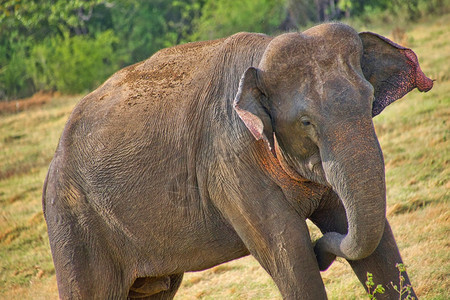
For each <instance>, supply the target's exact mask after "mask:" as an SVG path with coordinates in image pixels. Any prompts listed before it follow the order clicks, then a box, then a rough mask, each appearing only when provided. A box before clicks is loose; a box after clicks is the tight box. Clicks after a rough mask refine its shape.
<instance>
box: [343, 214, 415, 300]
mask: <svg viewBox="0 0 450 300" xmlns="http://www.w3.org/2000/svg"><path fill="white" fill-rule="evenodd" d="M349 263H350V266H351V267H352V269H353V271H354V272H355V274H356V275H357V276H358V279H359V281H361V283H362V284H363V285H364V286H365V282H366V280H367V273H368V272H369V273H371V274H372V275H373V281H374V283H375V286H376V285H377V284H381V285H382V286H383V287H384V288H385V292H384V294H377V296H376V297H377V299H407V297H408V295H409V296H411V297H414V298H415V299H417V296H416V294H415V292H414V289H413V288H412V287H411V282H410V280H409V277H408V274H407V273H406V271H402V272H400V271H401V268H400V270H399V268H397V265H398V264H403V261H402V258H401V256H400V253H399V251H398V247H397V243H396V242H395V239H394V235H393V234H392V230H391V227H390V226H389V223H388V221H387V220H386V225H385V229H384V234H383V237H382V239H381V241H380V244H379V245H378V247H377V249H376V250H375V252H374V253H372V255H370V256H369V257H367V258H364V259H361V260H355V261H349ZM400 275H401V276H402V277H403V280H402V282H400ZM394 285H396V286H397V289H398V290H399V289H400V286H403V287H408V286H409V287H410V289H409V292H406V291H404V293H403V294H402V295H401V297H400V292H399V291H396V290H395V288H394ZM366 289H367V287H366ZM408 299H411V298H408Z"/></svg>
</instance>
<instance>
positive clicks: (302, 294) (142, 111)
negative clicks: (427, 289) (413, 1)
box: [43, 24, 432, 299]
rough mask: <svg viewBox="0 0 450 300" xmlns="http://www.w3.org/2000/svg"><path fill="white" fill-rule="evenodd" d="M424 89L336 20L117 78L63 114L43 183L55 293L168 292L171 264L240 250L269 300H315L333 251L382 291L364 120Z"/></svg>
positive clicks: (379, 42)
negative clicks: (273, 297) (269, 282)
mask: <svg viewBox="0 0 450 300" xmlns="http://www.w3.org/2000/svg"><path fill="white" fill-rule="evenodd" d="M431 86H432V83H431V81H430V80H429V79H428V78H426V77H425V76H424V75H423V73H422V72H421V71H420V68H419V66H418V63H417V58H416V57H415V55H414V53H413V52H412V51H411V50H409V49H406V48H403V47H400V46H398V45H396V44H394V43H392V42H390V41H388V40H386V39H384V38H382V37H380V36H377V35H375V34H371V33H362V34H359V35H358V33H356V32H355V31H354V30H353V29H352V28H350V27H348V26H345V25H342V24H324V25H320V26H317V27H314V28H312V29H310V30H308V31H306V32H303V33H301V34H300V33H288V34H283V35H280V36H278V37H275V38H273V37H268V36H265V35H260V34H252V33H239V34H236V35H233V36H231V37H229V38H225V39H221V40H215V41H208V42H200V43H193V44H187V45H182V46H178V47H174V48H170V49H165V50H162V51H160V52H158V53H157V54H155V55H154V56H152V57H151V58H149V59H148V60H146V61H144V62H141V63H138V64H136V65H133V66H130V67H128V68H125V69H123V70H121V71H119V72H117V73H116V74H115V75H114V76H112V77H111V78H110V79H109V80H108V81H106V82H105V83H104V84H103V85H102V86H101V87H99V88H98V89H97V90H96V91H94V92H92V93H91V94H89V95H87V96H86V97H85V98H84V99H83V100H81V102H80V103H79V104H78V105H77V107H76V108H75V109H74V111H73V113H72V115H71V116H70V119H69V121H68V123H67V125H66V127H65V129H64V132H63V134H62V137H61V139H60V142H59V145H58V148H57V150H56V154H55V156H54V159H53V161H52V163H51V165H50V170H49V172H48V176H47V180H46V183H45V186H44V195H43V206H44V213H45V218H46V221H47V224H48V234H49V238H50V245H51V249H52V254H53V260H54V264H55V269H56V276H57V281H58V289H59V293H60V297H61V298H63V299H69V298H73V299H119V298H126V297H131V298H132V297H148V299H170V298H172V297H173V296H174V294H175V293H176V291H177V289H178V287H179V285H180V283H181V279H182V275H183V273H184V272H187V271H197V270H204V269H206V268H209V267H212V266H215V265H217V264H220V263H223V262H226V261H229V260H232V259H236V258H239V257H242V256H245V255H248V254H252V255H253V256H254V257H255V258H256V259H257V260H258V261H259V263H260V264H261V265H262V266H263V267H264V269H265V270H266V271H267V272H268V273H269V274H270V275H271V276H272V278H273V280H274V281H275V283H276V284H277V286H278V288H279V290H280V292H281V295H282V296H283V298H285V299H321V298H326V293H325V289H324V285H323V282H322V279H321V276H320V271H319V270H323V269H326V268H327V267H328V266H329V265H330V264H331V263H332V261H333V260H334V258H335V257H336V256H341V257H344V258H346V259H348V260H349V262H350V264H351V266H352V268H353V270H354V271H355V273H356V274H357V276H358V277H359V278H360V280H361V281H362V282H364V280H365V276H366V273H367V272H370V273H372V274H373V277H374V281H375V283H376V284H379V283H381V284H384V285H385V286H386V287H387V291H386V293H385V294H384V295H381V296H380V298H383V297H384V298H392V297H394V295H396V292H394V291H393V290H392V288H389V287H390V285H389V282H391V281H394V282H396V281H397V280H398V272H397V270H396V268H395V263H398V262H401V258H400V254H399V252H398V249H397V246H396V243H395V240H394V237H393V235H392V233H391V230H390V227H389V224H388V222H387V220H386V217H385V209H386V201H385V182H384V163H383V156H382V152H381V150H380V147H379V144H378V141H377V137H376V135H375V131H374V127H373V123H372V117H373V116H374V115H375V114H377V113H379V112H380V111H381V110H382V109H383V108H384V106H386V105H388V104H389V103H391V102H392V101H395V100H396V99H398V98H400V97H402V96H403V95H404V94H406V93H407V92H408V91H410V90H411V89H413V88H415V87H419V89H420V90H429V89H430V88H431ZM307 218H309V219H311V220H312V221H313V222H314V223H315V224H317V226H318V227H319V228H320V229H321V230H322V232H323V233H324V236H323V237H322V238H321V239H320V240H319V241H318V242H317V243H316V244H315V245H313V244H312V243H311V240H310V236H309V232H308V229H307V226H306V223H305V220H306V219H307ZM406 284H409V279H408V277H407V276H406ZM396 296H397V297H398V295H396Z"/></svg>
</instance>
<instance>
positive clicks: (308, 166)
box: [287, 153, 330, 186]
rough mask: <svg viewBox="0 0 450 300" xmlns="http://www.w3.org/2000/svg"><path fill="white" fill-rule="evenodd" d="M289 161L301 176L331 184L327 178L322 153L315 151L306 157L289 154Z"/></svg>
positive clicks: (327, 184)
mask: <svg viewBox="0 0 450 300" xmlns="http://www.w3.org/2000/svg"><path fill="white" fill-rule="evenodd" d="M287 163H288V164H289V165H290V166H291V168H292V169H294V170H295V171H296V172H297V173H298V174H299V175H300V176H302V177H304V178H306V179H308V180H311V181H313V182H316V183H319V184H323V185H326V186H330V183H329V182H328V181H327V180H326V176H325V171H324V169H323V166H322V159H321V157H320V154H318V153H315V154H313V155H311V156H310V157H308V158H306V159H300V158H297V157H291V156H288V157H287Z"/></svg>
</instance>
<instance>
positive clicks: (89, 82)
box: [27, 30, 119, 93]
mask: <svg viewBox="0 0 450 300" xmlns="http://www.w3.org/2000/svg"><path fill="white" fill-rule="evenodd" d="M117 42H118V38H117V37H116V36H115V35H114V33H113V32H112V31H110V30H108V31H104V32H101V33H99V34H97V35H96V36H95V37H94V38H91V37H88V36H83V35H78V36H70V35H69V33H64V34H63V36H62V37H61V36H54V37H51V38H48V39H46V40H44V41H43V42H42V43H40V44H36V45H34V46H33V47H32V48H31V51H30V57H29V59H28V62H27V72H28V75H29V77H31V78H32V80H33V84H34V86H35V89H36V90H58V91H60V92H63V93H82V92H85V91H87V90H90V89H92V88H94V87H96V86H97V85H99V84H100V83H102V82H103V81H104V80H105V79H106V78H107V77H108V76H110V75H111V74H112V73H113V72H114V71H115V70H117V69H118V68H119V65H118V62H117V59H114V45H115V44H116V43H117Z"/></svg>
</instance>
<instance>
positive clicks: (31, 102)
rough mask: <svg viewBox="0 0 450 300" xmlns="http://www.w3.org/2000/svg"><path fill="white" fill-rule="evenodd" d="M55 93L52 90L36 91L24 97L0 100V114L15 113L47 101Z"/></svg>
mask: <svg viewBox="0 0 450 300" xmlns="http://www.w3.org/2000/svg"><path fill="white" fill-rule="evenodd" d="M55 96H56V95H55V93H54V92H42V91H41V92H37V93H36V94H34V95H33V96H31V97H29V98H25V99H18V100H10V101H6V102H0V114H7V113H16V112H20V111H24V110H27V109H30V108H32V107H37V106H42V105H44V104H46V103H49V102H50V101H51V100H52V98H54V97H55Z"/></svg>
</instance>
